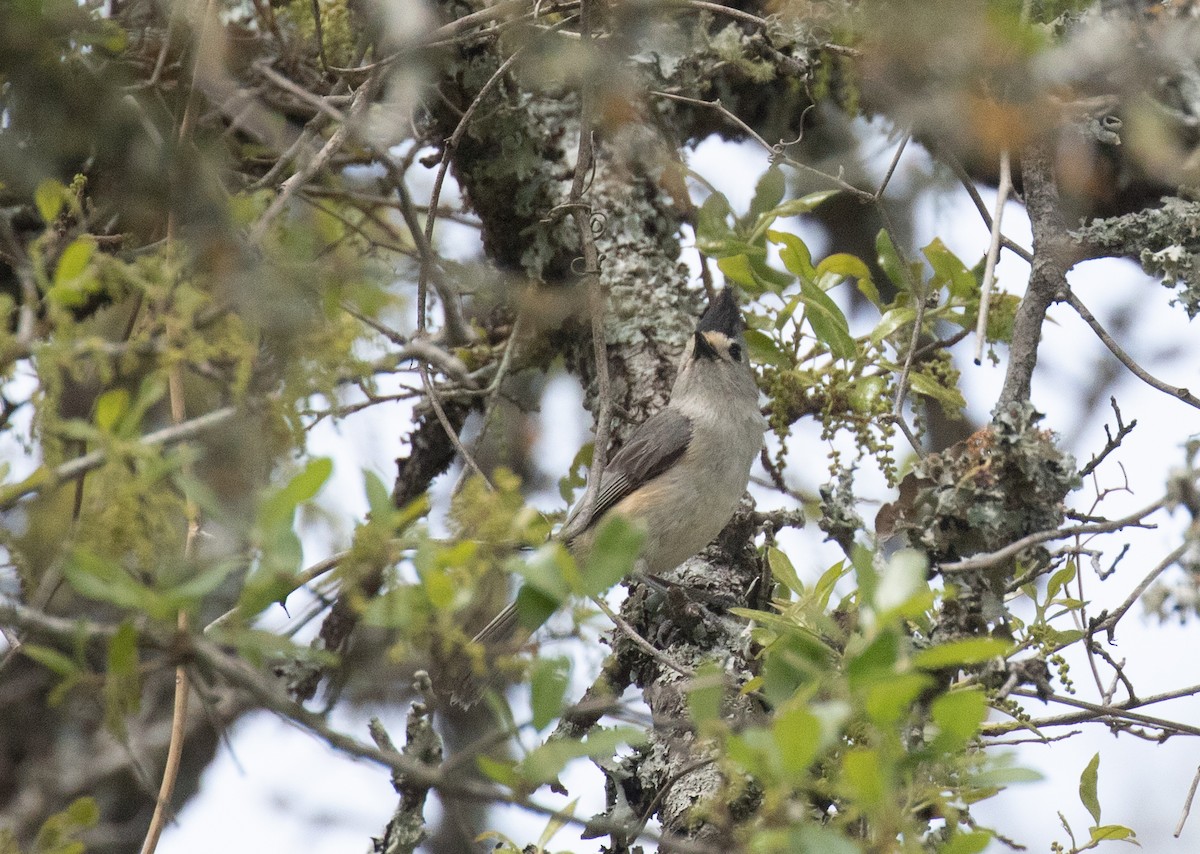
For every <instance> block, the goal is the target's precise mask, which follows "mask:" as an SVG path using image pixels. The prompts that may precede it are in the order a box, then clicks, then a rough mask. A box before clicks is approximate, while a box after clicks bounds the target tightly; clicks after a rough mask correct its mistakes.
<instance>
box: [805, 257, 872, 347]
mask: <svg viewBox="0 0 1200 854" xmlns="http://www.w3.org/2000/svg"><path fill="white" fill-rule="evenodd" d="M800 298H801V300H803V302H804V305H805V307H806V308H807V309H808V310H807V311H806V312H805V313H804V317H805V319H806V320H808V324H809V326H811V327H812V331H813V334H814V335H816V336H817V340H818V341H820V342H821V343H823V344H825V345H826V346H827V347H829V352H830V353H831V354H832V355H834V356H836V357H837V358H839V359H853V358H854V357H855V355H856V354H857V353H858V347H857V345H856V344H855V343H854V338H853V337H851V335H850V324H848V323H847V322H846V315H844V314H842V310H841V309H840V308H838V306H837V303H835V302H834V301H833V300H832V299H831V298H830V296H829V294H827V293H825V292H824V291H823V290H821V289H820V288H818V287H817V286H816V285H815V284H813V283H812V282H811V281H809V280H808V279H806V278H804V277H801V278H800Z"/></svg>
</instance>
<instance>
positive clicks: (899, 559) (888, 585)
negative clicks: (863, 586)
mask: <svg viewBox="0 0 1200 854" xmlns="http://www.w3.org/2000/svg"><path fill="white" fill-rule="evenodd" d="M929 593H930V590H929V559H928V558H927V557H926V556H925V554H924V552H919V551H917V550H915V549H900V550H899V551H897V552H896V553H895V554H893V555H892V556H891V557H890V558H889V559H888V562H887V563H886V564H885V565H884V568H883V573H882V574H881V575H880V577H879V585H878V587H876V588H875V591H874V596H873V597H872V599H873V601H872V604H874V606H875V611H876V613H877V614H878V615H879V616H880V618H881V619H886V618H887V617H888V616H890V615H893V614H900V615H902V616H914V613H913V611H912V608H911V607H910V606H916V607H917V608H918V609H919V610H918V611H916V613H920V611H923V610H925V607H926V606H925V605H924V603H925V602H926V600H927V599H928V594H929ZM929 604H932V601H930V602H929Z"/></svg>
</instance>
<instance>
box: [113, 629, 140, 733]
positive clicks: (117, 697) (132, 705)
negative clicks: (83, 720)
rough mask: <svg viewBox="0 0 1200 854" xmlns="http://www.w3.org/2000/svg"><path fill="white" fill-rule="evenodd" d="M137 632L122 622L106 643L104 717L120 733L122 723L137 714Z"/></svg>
mask: <svg viewBox="0 0 1200 854" xmlns="http://www.w3.org/2000/svg"><path fill="white" fill-rule="evenodd" d="M137 639H138V636H137V630H136V629H135V628H134V627H133V623H131V622H130V621H129V620H125V621H124V622H123V623H121V625H120V626H118V627H117V631H116V632H115V633H114V634H113V636H112V637H111V638H110V639H109V641H108V674H107V678H106V679H105V680H104V698H105V717H106V718H107V720H108V724H109V727H110V728H112V729H113V730H115V731H117V732H122V731H123V730H124V727H123V726H122V719H123V718H125V717H127V716H129V715H133V714H136V713H137V710H138V708H139V706H140V705H141V691H142V682H141V676H140V674H139V672H138V649H137Z"/></svg>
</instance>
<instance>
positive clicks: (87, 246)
mask: <svg viewBox="0 0 1200 854" xmlns="http://www.w3.org/2000/svg"><path fill="white" fill-rule="evenodd" d="M95 252H96V243H95V241H94V240H92V239H90V238H87V237H80V238H77V239H75V240H73V241H71V243H70V244H69V245H68V246H67V248H66V249H64V250H63V251H62V255H60V256H59V257H58V267H56V268H55V270H54V286H55V287H56V288H58V287H64V286H65V285H68V284H70V283H71V282H73V281H75V279H77V278H79V276H80V274H81V273H83V271H84V270H85V269H87V265H88V262H89V261H91V260H92V255H93V254H95Z"/></svg>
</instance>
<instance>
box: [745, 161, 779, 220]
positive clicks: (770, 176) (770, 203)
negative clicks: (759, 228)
mask: <svg viewBox="0 0 1200 854" xmlns="http://www.w3.org/2000/svg"><path fill="white" fill-rule="evenodd" d="M786 191H787V178H786V177H785V176H784V174H783V170H782V169H780V168H779V167H778V166H772V167H770V168H769V169H767V171H766V172H764V173H763V174H762V176H761V177H760V178H759V179H758V184H757V186H755V188H754V198H753V199H752V200H751V201H750V212H749V215H748V216H747V222H753V221H754V220H755V219H756V218H757V217H758V216H759V215H761V214H764V213H766V212H767V211H769V210H771V208H773V207H775V206H776V205H778V204H779V203H780V202H781V201H783V194H784V193H785V192H786Z"/></svg>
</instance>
